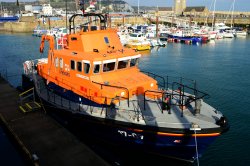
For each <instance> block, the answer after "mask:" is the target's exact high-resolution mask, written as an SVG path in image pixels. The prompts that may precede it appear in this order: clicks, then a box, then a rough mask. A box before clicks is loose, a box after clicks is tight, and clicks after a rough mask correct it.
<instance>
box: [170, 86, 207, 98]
mask: <svg viewBox="0 0 250 166" xmlns="http://www.w3.org/2000/svg"><path fill="white" fill-rule="evenodd" d="M175 84H177V85H179V86H181V87H183V88H182V89H183V90H182V91H183V94H184V87H186V88H188V89H190V90H193V91H194V94H195V97H196V100H197V99H202V98H203V97H205V96H208V97H209V94H207V93H205V92H202V91H199V90H197V89H196V87H194V88H192V87H189V86H187V85H184V84H181V83H178V82H173V83H172V90H174V85H175ZM197 92H198V93H200V94H202V96H200V97H199V96H198V95H197Z"/></svg>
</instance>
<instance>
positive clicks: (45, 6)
mask: <svg viewBox="0 0 250 166" xmlns="http://www.w3.org/2000/svg"><path fill="white" fill-rule="evenodd" d="M52 11H53V10H52V7H51V6H50V4H43V5H42V12H43V15H44V16H52V14H53V12H52Z"/></svg>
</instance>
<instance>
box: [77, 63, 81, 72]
mask: <svg viewBox="0 0 250 166" xmlns="http://www.w3.org/2000/svg"><path fill="white" fill-rule="evenodd" d="M76 66H77V71H79V72H81V71H82V62H77V65H76Z"/></svg>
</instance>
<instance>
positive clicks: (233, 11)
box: [231, 0, 235, 28]
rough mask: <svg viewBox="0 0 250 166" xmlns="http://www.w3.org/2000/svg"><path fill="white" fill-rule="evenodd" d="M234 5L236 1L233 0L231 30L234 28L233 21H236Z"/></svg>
mask: <svg viewBox="0 0 250 166" xmlns="http://www.w3.org/2000/svg"><path fill="white" fill-rule="evenodd" d="M234 3H235V0H233V8H232V14H231V17H232V18H231V28H232V27H233V19H234Z"/></svg>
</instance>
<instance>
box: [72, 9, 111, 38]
mask: <svg viewBox="0 0 250 166" xmlns="http://www.w3.org/2000/svg"><path fill="white" fill-rule="evenodd" d="M77 16H82V17H90V16H97V17H99V19H100V23H103V24H104V25H103V27H104V29H106V25H105V23H106V22H107V17H106V16H104V15H102V14H98V13H84V14H74V15H72V16H71V17H70V19H69V33H70V34H71V30H74V33H75V21H74V20H75V18H76V17H77ZM72 24H73V26H71V25H72ZM100 27H101V24H100Z"/></svg>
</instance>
